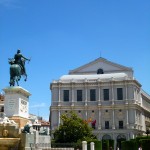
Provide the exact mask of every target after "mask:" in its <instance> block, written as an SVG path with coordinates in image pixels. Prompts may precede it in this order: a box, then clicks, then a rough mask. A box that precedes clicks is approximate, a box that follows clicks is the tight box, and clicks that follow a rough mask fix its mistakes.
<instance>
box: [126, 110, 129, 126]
mask: <svg viewBox="0 0 150 150" xmlns="http://www.w3.org/2000/svg"><path fill="white" fill-rule="evenodd" d="M128 116H129V111H128V109H127V110H126V118H127V123H126V126H127V129H128V128H129V117H128Z"/></svg>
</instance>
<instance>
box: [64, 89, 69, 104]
mask: <svg viewBox="0 0 150 150" xmlns="http://www.w3.org/2000/svg"><path fill="white" fill-rule="evenodd" d="M64 101H65V102H68V101H69V90H64Z"/></svg>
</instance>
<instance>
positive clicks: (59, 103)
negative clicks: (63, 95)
mask: <svg viewBox="0 0 150 150" xmlns="http://www.w3.org/2000/svg"><path fill="white" fill-rule="evenodd" d="M60 105H61V103H60V83H58V106H60Z"/></svg>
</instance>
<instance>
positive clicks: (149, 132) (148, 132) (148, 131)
mask: <svg viewBox="0 0 150 150" xmlns="http://www.w3.org/2000/svg"><path fill="white" fill-rule="evenodd" d="M146 134H147V137H148V134H150V130H149V129H147V130H146Z"/></svg>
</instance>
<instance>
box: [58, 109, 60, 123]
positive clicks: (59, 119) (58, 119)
mask: <svg viewBox="0 0 150 150" xmlns="http://www.w3.org/2000/svg"><path fill="white" fill-rule="evenodd" d="M59 125H60V110H58V126H59Z"/></svg>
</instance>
